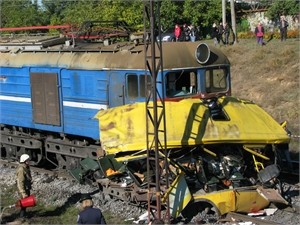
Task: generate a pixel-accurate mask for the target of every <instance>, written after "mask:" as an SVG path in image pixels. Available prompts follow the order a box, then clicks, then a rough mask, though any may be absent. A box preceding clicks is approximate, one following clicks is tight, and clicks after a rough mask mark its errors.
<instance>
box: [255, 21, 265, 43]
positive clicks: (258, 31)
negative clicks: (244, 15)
mask: <svg viewBox="0 0 300 225" xmlns="http://www.w3.org/2000/svg"><path fill="white" fill-rule="evenodd" d="M254 32H255V36H256V41H257V43H258V44H260V45H264V33H265V30H264V27H263V26H262V24H261V23H258V25H257V27H255V31H254Z"/></svg>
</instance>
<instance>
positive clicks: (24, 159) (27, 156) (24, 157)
mask: <svg viewBox="0 0 300 225" xmlns="http://www.w3.org/2000/svg"><path fill="white" fill-rule="evenodd" d="M29 158H30V157H29V155H27V154H23V155H21V157H20V163H23V162H25V161H27V160H28V159H29Z"/></svg>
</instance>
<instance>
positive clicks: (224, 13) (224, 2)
mask: <svg viewBox="0 0 300 225" xmlns="http://www.w3.org/2000/svg"><path fill="white" fill-rule="evenodd" d="M222 23H223V24H225V23H226V0H222Z"/></svg>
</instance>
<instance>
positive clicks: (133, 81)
mask: <svg viewBox="0 0 300 225" xmlns="http://www.w3.org/2000/svg"><path fill="white" fill-rule="evenodd" d="M145 77H147V86H149V85H151V77H150V76H148V75H137V74H128V75H127V97H128V98H129V99H133V98H140V97H143V98H144V97H145V96H146V83H145Z"/></svg>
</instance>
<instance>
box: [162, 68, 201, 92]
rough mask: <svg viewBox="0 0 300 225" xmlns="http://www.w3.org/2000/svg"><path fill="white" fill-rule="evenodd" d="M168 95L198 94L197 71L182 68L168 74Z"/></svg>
mask: <svg viewBox="0 0 300 225" xmlns="http://www.w3.org/2000/svg"><path fill="white" fill-rule="evenodd" d="M166 90H167V97H178V96H184V95H191V94H196V93H197V91H198V88H197V71H196V70H181V71H173V72H169V73H167V74H166Z"/></svg>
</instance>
